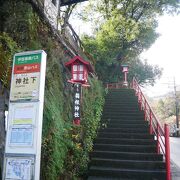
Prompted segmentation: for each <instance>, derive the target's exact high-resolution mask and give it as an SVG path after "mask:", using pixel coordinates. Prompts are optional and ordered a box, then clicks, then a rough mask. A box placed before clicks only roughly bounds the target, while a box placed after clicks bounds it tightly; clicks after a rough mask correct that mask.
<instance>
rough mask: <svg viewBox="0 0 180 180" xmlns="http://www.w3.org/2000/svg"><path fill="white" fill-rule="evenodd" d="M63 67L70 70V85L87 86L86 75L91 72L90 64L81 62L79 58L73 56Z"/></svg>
mask: <svg viewBox="0 0 180 180" xmlns="http://www.w3.org/2000/svg"><path fill="white" fill-rule="evenodd" d="M65 66H66V67H67V68H68V69H70V70H71V80H68V82H71V83H81V84H87V81H88V73H89V72H93V68H92V66H91V64H90V62H87V61H85V60H83V59H82V58H81V57H80V56H75V57H74V58H73V59H71V60H70V61H68V62H67V63H65Z"/></svg>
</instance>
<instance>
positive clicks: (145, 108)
mask: <svg viewBox="0 0 180 180" xmlns="http://www.w3.org/2000/svg"><path fill="white" fill-rule="evenodd" d="M146 111H147V102H146V100H145V102H144V120H145V121H146V116H147V114H146V113H147V112H146Z"/></svg>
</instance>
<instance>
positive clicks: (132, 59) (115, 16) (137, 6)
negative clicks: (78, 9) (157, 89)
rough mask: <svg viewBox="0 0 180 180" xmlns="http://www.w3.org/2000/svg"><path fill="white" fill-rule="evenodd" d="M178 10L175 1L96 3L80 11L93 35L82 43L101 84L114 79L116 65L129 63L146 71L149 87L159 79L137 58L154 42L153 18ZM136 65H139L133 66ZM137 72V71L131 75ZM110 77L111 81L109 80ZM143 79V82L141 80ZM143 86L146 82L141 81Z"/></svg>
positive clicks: (155, 70)
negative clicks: (94, 63)
mask: <svg viewBox="0 0 180 180" xmlns="http://www.w3.org/2000/svg"><path fill="white" fill-rule="evenodd" d="M178 9H179V4H178V2H177V1H176V0H165V1H162V0H148V1H142V0H137V1H132V0H126V1H125V0H100V1H93V0H92V1H90V3H89V5H88V6H87V7H85V8H84V11H83V13H81V18H82V19H85V20H86V21H90V20H91V21H93V22H94V35H92V36H88V35H85V36H84V37H83V42H84V45H85V48H86V50H87V51H89V52H90V53H91V54H92V55H93V56H94V58H95V59H96V60H97V62H96V70H97V73H98V75H99V77H100V78H101V79H102V80H107V77H108V81H113V80H114V79H116V80H117V79H118V76H119V75H118V72H114V71H115V70H117V71H119V69H118V67H119V64H121V63H124V62H126V63H127V62H129V65H131V66H133V65H134V64H136V66H138V67H141V68H142V67H143V70H148V72H149V73H146V74H147V75H148V74H149V75H150V76H146V78H147V79H151V84H153V83H154V81H155V79H156V78H157V77H159V76H160V74H161V70H160V69H159V68H158V67H157V66H155V67H152V66H150V65H148V64H147V63H146V62H145V63H142V62H141V61H140V60H137V59H139V55H140V54H141V53H142V52H143V50H145V49H148V48H149V47H150V46H151V45H152V44H153V43H154V42H155V40H156V39H157V37H158V36H159V34H157V33H156V31H155V29H156V27H157V20H156V17H157V15H160V14H163V12H165V11H166V12H175V11H177V10H178ZM92 11H93V13H92ZM137 63H139V64H137ZM135 70H138V71H135ZM140 70H141V69H140V68H136V69H135V68H134V74H141V75H143V76H144V73H145V72H144V73H143V71H142V72H141V73H140ZM110 77H112V78H110ZM142 79H143V78H142ZM142 82H143V83H146V82H149V80H147V81H146V79H144V80H143V81H142Z"/></svg>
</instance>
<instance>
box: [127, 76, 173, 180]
mask: <svg viewBox="0 0 180 180" xmlns="http://www.w3.org/2000/svg"><path fill="white" fill-rule="evenodd" d="M131 87H132V88H133V89H134V90H135V94H136V96H137V97H138V102H139V106H140V109H141V110H143V111H144V117H145V121H149V132H150V134H154V135H155V139H156V140H157V153H162V154H163V156H164V159H165V162H166V180H171V169H170V145H169V127H168V125H167V124H165V126H164V130H163V128H162V127H161V125H160V123H159V121H158V119H157V117H156V116H155V114H154V112H153V110H152V108H151V106H150V105H149V103H148V101H147V100H146V98H145V96H144V94H143V92H142V90H141V88H140V86H139V84H138V82H137V80H136V79H135V78H134V79H133V81H132V84H131Z"/></svg>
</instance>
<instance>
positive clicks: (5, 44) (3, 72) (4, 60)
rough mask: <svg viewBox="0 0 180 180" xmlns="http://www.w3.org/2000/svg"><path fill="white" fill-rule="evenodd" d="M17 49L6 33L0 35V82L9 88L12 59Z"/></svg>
mask: <svg viewBox="0 0 180 180" xmlns="http://www.w3.org/2000/svg"><path fill="white" fill-rule="evenodd" d="M17 51H18V47H17V44H16V42H15V41H13V39H12V38H11V37H10V36H8V34H7V33H0V80H1V81H2V82H3V84H4V86H6V87H9V85H10V84H9V83H10V78H11V67H12V57H13V55H14V53H15V52H17Z"/></svg>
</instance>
